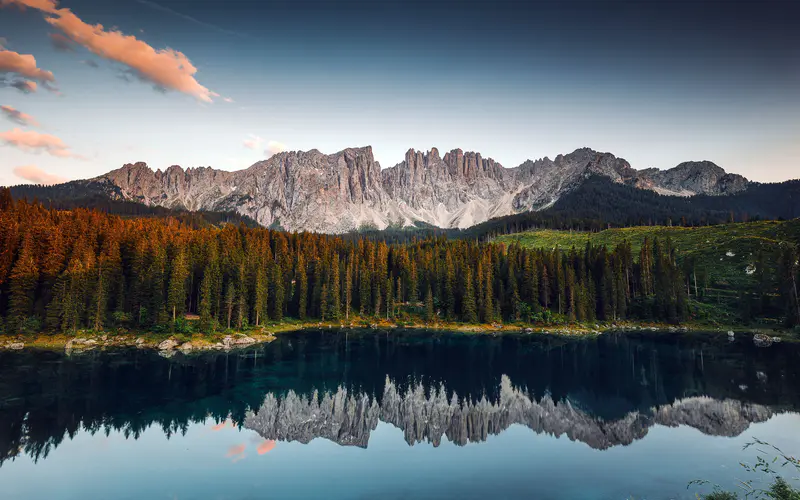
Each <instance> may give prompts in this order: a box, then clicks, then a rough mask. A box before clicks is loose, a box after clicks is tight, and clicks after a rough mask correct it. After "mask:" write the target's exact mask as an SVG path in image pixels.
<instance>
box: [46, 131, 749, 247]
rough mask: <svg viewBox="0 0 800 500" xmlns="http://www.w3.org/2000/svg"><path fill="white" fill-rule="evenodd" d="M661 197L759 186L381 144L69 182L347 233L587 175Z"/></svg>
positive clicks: (615, 164)
mask: <svg viewBox="0 0 800 500" xmlns="http://www.w3.org/2000/svg"><path fill="white" fill-rule="evenodd" d="M592 177H602V178H605V179H607V180H610V181H611V182H613V183H614V184H616V185H620V186H626V187H629V188H634V189H638V190H645V191H651V192H654V193H657V194H659V195H669V196H675V197H694V196H696V195H707V196H722V195H732V194H737V193H742V192H745V191H746V190H748V188H749V187H750V186H752V185H754V184H755V183H751V182H749V181H748V180H747V179H745V178H744V177H742V176H740V175H736V174H730V173H727V172H725V170H723V169H722V168H720V167H719V166H717V165H715V164H714V163H712V162H709V161H700V162H685V163H681V164H680V165H678V166H676V167H674V168H671V169H669V170H658V169H655V168H648V169H643V170H636V169H634V168H632V167H631V165H630V164H629V163H628V162H627V161H626V160H624V159H622V158H618V157H616V156H614V155H613V154H611V153H601V152H597V151H594V150H592V149H588V148H581V149H577V150H575V151H573V152H572V153H569V154H566V155H558V156H556V157H555V159H552V160H551V159H550V158H547V157H545V158H542V159H539V160H535V161H530V160H529V161H526V162H524V163H522V164H521V165H519V166H517V167H514V168H506V167H503V166H502V165H500V164H499V163H497V162H496V161H494V160H493V159H491V158H484V157H483V156H482V155H481V154H480V153H476V152H463V151H462V150H460V149H454V150H452V151H449V152H447V153H445V154H444V155H443V156H442V155H440V153H439V151H438V150H437V149H436V148H432V149H431V150H430V151H427V152H421V151H415V150H413V149H409V150H408V152H406V155H405V159H404V160H403V161H402V162H400V163H398V164H397V165H394V166H392V167H389V168H385V169H382V168H381V166H380V164H379V163H378V162H377V161H376V160H375V158H374V156H373V152H372V147H370V146H366V147H361V148H348V149H345V150H343V151H339V152H338V153H334V154H330V155H326V154H323V153H321V152H320V151H318V150H315V149H314V150H311V151H292V152H283V153H279V154H276V155H274V156H272V157H270V158H269V159H267V160H263V161H259V162H257V163H255V164H253V165H252V166H251V167H249V168H247V169H244V170H239V171H225V170H217V169H213V168H210V167H199V168H188V169H183V168H182V167H180V166H177V165H174V166H171V167H169V168H167V169H166V170H164V171H162V170H156V171H153V170H152V169H150V168H149V167H148V166H147V165H146V164H145V163H141V162H139V163H133V164H126V165H124V166H122V167H121V168H119V169H117V170H113V171H111V172H108V173H106V174H104V175H101V176H99V177H96V178H94V179H88V180H81V181H72V182H70V183H67V184H65V185H62V186H61V187H60V189H67V190H68V191H70V192H76V191H80V192H83V193H92V194H94V195H99V196H103V197H107V198H108V199H110V200H117V201H127V202H137V203H142V204H144V205H148V206H150V207H164V208H168V209H176V210H190V211H214V212H233V213H237V214H239V215H241V216H245V217H248V218H250V219H253V220H254V221H256V222H258V223H259V224H261V225H263V226H266V227H275V228H283V229H286V230H297V231H300V230H307V231H316V232H326V233H343V232H348V231H352V230H358V229H365V228H372V229H384V228H387V227H408V226H435V227H440V228H462V229H463V228H467V227H471V226H473V225H475V224H479V223H481V222H484V221H487V220H489V219H492V218H496V217H503V216H508V215H512V214H520V213H527V212H531V211H540V210H544V209H547V208H549V207H551V206H553V205H554V204H555V203H556V202H557V201H558V200H559V199H560V198H561V197H563V196H564V195H565V194H567V193H570V192H572V191H574V190H576V189H577V188H578V187H580V186H581V185H583V184H584V183H585V182H586V180H587V179H589V178H592Z"/></svg>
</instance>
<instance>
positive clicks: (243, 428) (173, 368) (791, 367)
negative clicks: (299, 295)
mask: <svg viewBox="0 0 800 500" xmlns="http://www.w3.org/2000/svg"><path fill="white" fill-rule="evenodd" d="M798 409H800V348H799V347H798V346H796V345H791V344H786V343H784V344H779V345H774V346H772V347H770V348H756V347H754V346H753V344H752V342H751V341H750V340H749V339H746V338H743V337H741V338H737V339H736V340H735V341H734V342H729V341H728V339H727V338H721V337H719V336H706V335H691V336H676V335H675V334H664V335H642V334H638V335H636V334H629V335H606V336H602V337H600V338H597V339H582V340H568V339H564V338H556V337H542V336H503V337H486V336H480V337H476V336H465V335H452V334H442V333H435V332H388V333H374V332H354V331H349V330H348V331H341V332H338V331H324V332H308V331H306V332H302V333H297V334H284V335H281V336H280V337H279V339H278V340H277V341H275V342H273V343H272V344H269V345H266V346H260V347H258V348H254V349H250V350H245V351H237V352H230V353H206V354H197V355H188V356H185V355H182V354H175V355H174V356H172V357H170V358H165V357H162V356H159V355H158V354H156V353H153V352H149V351H137V350H122V351H113V352H100V351H97V352H87V353H83V354H72V355H71V356H66V355H64V354H62V353H55V352H48V351H25V352H0V485H1V486H0V489H1V491H2V493H0V497H2V498H3V499H26V500H27V499H38V498H47V499H88V498H103V499H109V498H124V499H139V498H146V499H193V498H198V499H199V498H203V499H205V498H209V499H251V498H252V499H255V498H327V499H336V498H451V497H455V498H486V497H489V496H490V497H492V498H544V499H549V498H576V499H624V498H637V499H643V498H647V499H661V498H664V499H668V498H694V495H695V493H696V492H697V491H700V490H697V489H692V490H687V488H686V485H687V483H688V482H689V481H690V480H692V479H697V478H702V479H707V480H710V481H712V482H714V483H718V484H720V485H722V486H725V487H729V488H734V487H735V482H736V480H737V479H748V478H749V476H748V475H747V473H745V472H744V471H742V469H741V467H740V466H739V465H738V464H739V462H740V461H750V462H752V461H753V459H754V458H755V455H754V453H753V452H752V451H743V450H742V447H743V446H744V445H745V444H746V443H747V442H748V441H750V440H751V439H752V438H753V437H758V438H760V439H763V440H766V441H769V442H771V443H773V444H777V445H780V446H781V447H782V448H783V449H784V451H786V452H787V453H789V454H795V455H797V454H800V415H798V413H797V411H798ZM795 475H796V474H795Z"/></svg>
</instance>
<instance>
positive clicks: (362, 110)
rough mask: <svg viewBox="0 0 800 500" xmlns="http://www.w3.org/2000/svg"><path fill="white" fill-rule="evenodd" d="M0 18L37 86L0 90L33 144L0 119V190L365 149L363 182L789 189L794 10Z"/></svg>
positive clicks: (88, 5) (427, 8)
mask: <svg viewBox="0 0 800 500" xmlns="http://www.w3.org/2000/svg"><path fill="white" fill-rule="evenodd" d="M0 4H3V7H2V8H0V37H2V38H3V39H4V40H1V42H2V45H3V47H4V49H3V50H4V51H6V52H13V53H14V54H17V55H19V56H27V55H31V56H33V57H34V58H35V63H36V67H37V68H38V69H39V70H40V71H44V72H48V71H49V72H51V73H52V76H53V81H51V82H49V81H47V79H46V77H42V75H41V73H37V75H38V76H39V77H42V78H43V79H40V80H36V79H35V78H33V79H31V77H26V76H24V75H20V74H19V73H13V72H7V73H6V74H5V80H4V82H5V85H4V86H2V87H0V105H3V106H6V107H7V108H8V109H10V110H13V111H14V112H21V113H25V114H26V115H28V116H29V117H32V119H35V120H36V122H37V123H38V125H37V126H34V125H32V124H30V122H29V121H26V120H24V119H20V117H19V115H14V116H12V115H11V111H8V112H7V111H4V112H3V114H2V116H0V144H4V145H0V184H16V183H20V182H24V181H25V179H24V178H23V177H27V178H41V176H42V175H46V174H48V175H51V176H55V178H64V179H76V178H86V177H91V176H95V175H100V174H102V173H104V172H106V171H109V170H112V169H114V168H118V167H119V166H121V165H122V164H124V163H128V162H135V161H145V162H147V163H148V165H150V166H151V167H153V168H161V169H164V168H166V167H168V166H169V165H172V164H179V165H181V166H184V167H192V166H201V165H202V166H212V167H216V168H221V169H228V170H232V169H240V168H246V167H247V166H249V165H251V164H252V163H254V162H255V161H258V160H260V159H263V158H265V157H266V156H267V155H268V154H270V152H269V151H267V150H268V149H269V150H270V151H274V150H277V149H280V147H279V145H278V143H280V144H281V145H283V147H285V148H286V149H289V150H308V149H313V148H316V149H319V150H321V151H323V152H326V153H332V152H335V151H338V150H341V149H344V148H346V147H353V146H364V145H372V146H373V150H374V153H375V155H376V157H377V159H378V160H379V161H380V162H381V165H382V166H384V167H388V166H392V165H394V164H396V163H397V162H399V161H401V160H402V159H403V155H404V153H405V151H406V150H407V149H408V148H416V149H423V150H427V149H429V148H430V147H433V146H436V147H438V148H439V149H440V151H446V150H450V149H452V148H462V149H464V150H472V151H480V152H481V153H482V154H483V155H484V156H489V157H492V158H494V159H496V160H497V161H499V162H501V163H502V164H503V165H505V166H508V167H511V166H516V165H518V164H519V163H521V162H523V161H525V160H526V159H536V158H540V157H543V156H550V157H551V158H552V157H554V156H555V155H557V154H559V153H567V152H570V151H572V150H574V149H576V148H578V147H583V146H588V147H591V148H594V149H597V150H601V151H609V152H612V153H614V154H616V155H618V156H621V157H623V158H625V159H627V160H628V161H630V162H631V164H632V165H633V166H634V167H635V168H646V167H659V168H669V167H672V166H675V165H676V164H678V163H680V162H681V161H687V160H711V161H714V162H716V163H717V164H719V165H721V166H722V167H724V168H726V169H727V170H729V171H733V172H736V173H740V174H743V175H745V176H747V177H748V178H751V179H754V180H759V181H779V180H784V179H787V178H796V177H800V118H798V117H800V30H798V29H797V28H796V26H797V25H798V23H799V22H800V8H798V6H797V3H796V2H790V1H775V2H769V1H762V2H714V1H711V2H691V3H690V2H656V1H651V2H629V1H610V2H601V1H581V0H574V1H573V0H567V1H563V2H512V1H498V2H474V1H468V0H465V1H461V2H456V1H441V0H440V1H431V2H415V1H393V0H386V1H377V0H373V1H358V2H356V1H347V0H342V1H339V2H322V1H319V0H318V1H311V2H304V1H300V0H298V1H293V2H292V1H279V2H269V1H263V2H255V1H242V0H232V1H226V2H222V1H188V0H184V1H178V0H161V1H159V2H157V3H154V2H150V1H144V0H140V1H137V0H117V1H114V2H99V1H90V0H75V1H71V0H64V1H62V2H59V3H54V0H0ZM19 4H27V5H28V6H29V8H26V9H24V10H22V9H20V8H19ZM31 7H33V8H31ZM37 7H38V8H37ZM64 9H69V11H64ZM66 13H69V16H73V17H69V16H67V15H66ZM97 24H101V25H102V28H98V27H96V26H95V27H94V28H92V26H94V25H97ZM76 27H77V28H76ZM78 28H81V29H83V28H85V29H88V30H91V33H92V34H91V36H86V34H85V33H82V32H79V31H78ZM117 31H118V32H119V33H116V32H117ZM52 35H59V36H61V37H63V38H58V39H56V40H55V41H56V42H57V43H58V45H59V46H56V44H54V43H53V37H52ZM122 35H124V36H125V37H127V38H122ZM117 36H118V37H119V38H115V37H117ZM133 37H135V38H133ZM119 40H124V41H123V42H120V43H121V45H119V46H117V45H116V44H117V42H118V41H119ZM142 47H147V48H149V49H150V50H152V51H153V54H158V53H159V52H158V51H162V50H165V49H172V50H174V51H177V52H179V53H180V55H179V56H174V57H175V60H177V58H178V57H184V58H185V60H186V61H190V63H191V65H192V66H194V68H196V72H193V73H192V72H187V71H185V70H176V69H175V68H172V67H170V66H169V64H170V61H172V60H171V59H170V60H169V61H166V62H167V65H166V67H165V66H164V65H163V64H161V63H164V62H165V59H164V57H163V56H157V57H156V56H153V57H152V58H149V59H148V58H147V57H144V58H142V57H140V54H141V52H140V49H142ZM0 56H2V53H0ZM10 56H11V54H9V57H10ZM14 57H16V56H14ZM171 57H172V56H171ZM1 60H2V59H0V61H1ZM30 74H33V73H30ZM20 80H26V81H33V82H38V87H37V91H36V92H29V93H24V92H22V91H20V90H18V89H17V88H15V87H13V86H11V84H12V83H14V82H18V81H20ZM48 87H49V89H48ZM156 87H158V88H156ZM229 101H232V102H229ZM36 134H46V135H47V136H48V137H47V138H46V139H42V140H40V139H41V137H40V136H39V135H36ZM54 138H55V139H57V140H60V144H57V145H56V146H53V144H54V143H53V141H54ZM245 141H250V142H249V143H248V144H249V145H250V146H252V147H251V148H248V147H246V146H245ZM269 141H274V142H273V143H272V144H271V145H269V146H268V143H269ZM43 144H47V146H44V145H43ZM19 167H26V168H25V169H19ZM31 167H35V168H31ZM15 171H16V172H18V173H19V174H22V175H18V174H15ZM48 179H50V178H48Z"/></svg>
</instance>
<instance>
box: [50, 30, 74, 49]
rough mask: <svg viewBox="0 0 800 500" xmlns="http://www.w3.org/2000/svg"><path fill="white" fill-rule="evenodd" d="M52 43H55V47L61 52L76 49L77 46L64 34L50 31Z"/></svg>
mask: <svg viewBox="0 0 800 500" xmlns="http://www.w3.org/2000/svg"><path fill="white" fill-rule="evenodd" d="M50 43H51V44H52V45H53V48H54V49H56V50H58V51H60V52H74V51H75V46H74V45H73V44H72V40H70V39H69V38H67V37H65V36H64V35H59V34H58V33H50Z"/></svg>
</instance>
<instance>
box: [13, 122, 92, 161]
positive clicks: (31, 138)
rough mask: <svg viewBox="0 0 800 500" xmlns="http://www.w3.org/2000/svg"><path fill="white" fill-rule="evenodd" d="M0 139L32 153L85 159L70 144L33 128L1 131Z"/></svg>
mask: <svg viewBox="0 0 800 500" xmlns="http://www.w3.org/2000/svg"><path fill="white" fill-rule="evenodd" d="M0 141H3V142H4V143H5V144H6V145H8V146H14V147H16V148H19V149H21V150H23V151H29V152H32V153H41V152H44V153H48V154H50V155H53V156H57V157H58V158H77V159H85V158H84V157H82V156H80V155H76V154H75V153H73V152H72V151H70V150H69V146H67V145H66V144H64V141H62V140H61V139H59V138H58V137H56V136H54V135H50V134H40V133H39V132H34V131H33V130H22V129H19V128H15V129H13V130H9V131H7V132H1V133H0Z"/></svg>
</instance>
